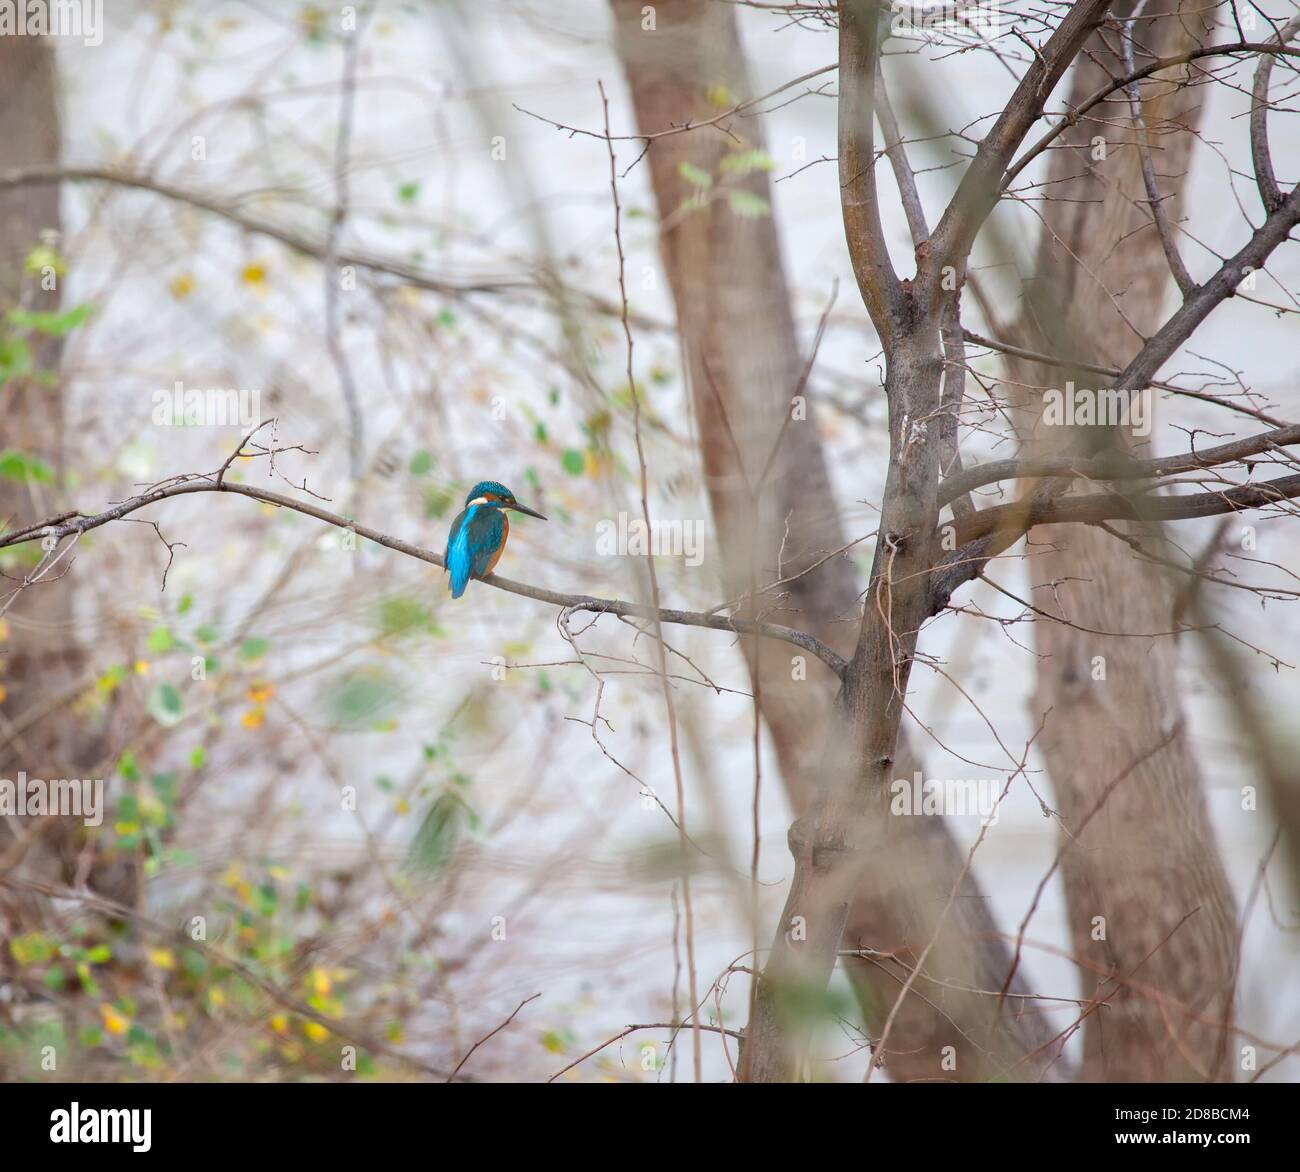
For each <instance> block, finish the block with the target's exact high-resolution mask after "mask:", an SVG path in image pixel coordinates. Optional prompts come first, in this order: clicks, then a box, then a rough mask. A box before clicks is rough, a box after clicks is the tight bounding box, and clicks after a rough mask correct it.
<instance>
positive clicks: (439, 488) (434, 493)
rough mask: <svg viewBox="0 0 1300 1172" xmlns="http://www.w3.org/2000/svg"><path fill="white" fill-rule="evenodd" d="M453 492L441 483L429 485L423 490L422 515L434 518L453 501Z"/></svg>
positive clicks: (440, 514)
mask: <svg viewBox="0 0 1300 1172" xmlns="http://www.w3.org/2000/svg"><path fill="white" fill-rule="evenodd" d="M455 500H456V497H455V494H454V493H452V491H451V490H450V489H449V488H446V487H445V486H443V485H430V486H429V487H428V488H427V489H425V492H424V515H425V516H426V517H432V518H434V519H435V520H436V519H437V518H439V517H442V516H444V515H445V514H446V512H447V510H448V509H450V508H451V506H452V504H453V503H455Z"/></svg>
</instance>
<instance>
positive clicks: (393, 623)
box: [379, 598, 433, 635]
mask: <svg viewBox="0 0 1300 1172" xmlns="http://www.w3.org/2000/svg"><path fill="white" fill-rule="evenodd" d="M379 628H380V630H381V631H383V633H384V634H385V635H410V634H414V633H415V632H417V631H429V630H431V629H432V628H433V616H432V615H431V614H430V613H429V611H428V609H427V608H426V607H425V606H424V604H423V603H422V602H420V600H419V599H418V598H385V599H384V601H383V602H381V603H380V604H379Z"/></svg>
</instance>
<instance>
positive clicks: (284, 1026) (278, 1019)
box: [271, 1013, 289, 1034]
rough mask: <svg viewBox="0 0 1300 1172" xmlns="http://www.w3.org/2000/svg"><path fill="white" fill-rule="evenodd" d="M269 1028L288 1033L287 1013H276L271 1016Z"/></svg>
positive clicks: (278, 1032) (279, 1032) (280, 1032)
mask: <svg viewBox="0 0 1300 1172" xmlns="http://www.w3.org/2000/svg"><path fill="white" fill-rule="evenodd" d="M271 1028H272V1029H273V1030H275V1032H276V1033H277V1034H286V1033H288V1032H289V1017H288V1014H284V1013H277V1014H276V1015H275V1016H274V1017H273V1018H271Z"/></svg>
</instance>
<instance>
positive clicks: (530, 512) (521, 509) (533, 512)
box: [509, 501, 546, 521]
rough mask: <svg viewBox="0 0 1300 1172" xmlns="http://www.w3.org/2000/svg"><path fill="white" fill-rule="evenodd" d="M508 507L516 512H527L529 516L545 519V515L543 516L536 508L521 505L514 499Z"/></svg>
mask: <svg viewBox="0 0 1300 1172" xmlns="http://www.w3.org/2000/svg"><path fill="white" fill-rule="evenodd" d="M509 507H510V508H512V509H514V510H515V511H516V512H518V513H527V514H528V515H529V516H530V517H536V518H537V519H538V520H539V521H545V520H546V517H544V516H543V515H542V514H541V513H539V512H538V511H537V510H536V509H530V508H529V507H528V506H527V505H521V504H520V503H519V502H518V501H515V503H514V504H513V505H510V506H509Z"/></svg>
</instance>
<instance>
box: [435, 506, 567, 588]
mask: <svg viewBox="0 0 1300 1172" xmlns="http://www.w3.org/2000/svg"><path fill="white" fill-rule="evenodd" d="M507 509H514V510H515V512H517V513H527V514H528V516H530V517H536V518H538V520H541V521H545V520H546V518H545V517H544V516H542V514H541V513H539V512H538V511H537V510H536V509H530V508H529V507H528V506H527V505H521V504H520V503H519V502H518V501H517V500H515V494H514V493H513V492H511V491H510V490H509V489H508V488H506V486H505V485H504V484H499V483H498V482H497V481H495V480H480V481H479V482H478V483H477V484H476V485H475V486H474V487H473V488H471V489H470V490H469V496H467V497H466V498H465V507H464V509H462V510H461V512H460V515H459V516H458V517H457V518H456V519H455V520H454V521H453V522H452V523H451V528H450V529H449V530H448V531H447V551H446V554H445V559H446V562H447V572H448V573H449V574H450V575H451V596H452V598H459V597H460V596H461V595H462V594H464V593H465V587H466V586H468V585H469V580H470V579H471V578H482V577H483V576H484V575H485V574H490V573H492V568H493V567H494V566H495V565H496V564H497V562H499V561H500V560H501V554H502V553H503V552H504V550H505V548H506V538H507V537H509V536H510V522H509V521H508V520H507V519H506V510H507Z"/></svg>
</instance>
